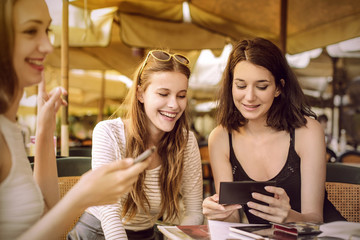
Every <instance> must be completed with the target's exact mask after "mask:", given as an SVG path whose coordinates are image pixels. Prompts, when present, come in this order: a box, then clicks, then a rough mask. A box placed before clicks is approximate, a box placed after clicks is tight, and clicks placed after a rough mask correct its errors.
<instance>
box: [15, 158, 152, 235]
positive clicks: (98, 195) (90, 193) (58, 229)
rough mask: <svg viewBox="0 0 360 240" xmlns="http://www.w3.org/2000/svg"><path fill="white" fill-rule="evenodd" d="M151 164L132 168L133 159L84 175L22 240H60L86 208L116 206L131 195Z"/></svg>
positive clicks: (139, 164)
mask: <svg viewBox="0 0 360 240" xmlns="http://www.w3.org/2000/svg"><path fill="white" fill-rule="evenodd" d="M149 162H150V160H149V159H148V160H145V161H143V162H141V163H138V164H135V165H132V164H133V160H132V159H124V160H121V161H115V162H113V163H110V164H108V165H105V166H102V167H100V168H98V169H96V170H93V171H91V170H90V171H89V172H87V173H85V174H84V175H83V176H82V177H81V179H80V181H79V182H78V183H77V184H76V185H75V186H74V187H73V188H72V189H71V190H70V191H69V192H68V193H67V194H66V195H65V196H64V197H63V198H62V199H61V201H59V203H58V204H56V205H55V206H54V207H53V208H52V209H51V210H50V211H49V212H48V213H47V214H46V215H45V216H44V217H43V218H42V219H40V220H39V221H38V222H37V223H36V224H35V225H34V226H32V227H31V228H30V229H29V230H28V231H26V232H25V233H23V234H22V235H21V236H20V238H19V240H22V239H24V240H25V239H34V240H35V239H36V240H41V239H44V240H45V239H59V237H60V236H61V234H62V233H63V232H64V231H65V230H66V229H67V228H68V227H69V226H70V224H71V223H72V221H73V220H74V219H75V218H76V217H77V216H78V215H79V214H81V213H82V212H83V211H84V210H85V209H86V208H87V207H89V206H93V205H105V204H112V203H116V202H117V201H118V200H119V198H120V197H121V196H122V195H123V194H124V193H126V192H128V191H129V190H130V189H131V187H132V185H133V183H134V182H135V181H136V180H137V177H138V174H139V173H140V172H142V171H144V170H145V168H146V167H147V166H148V165H149Z"/></svg>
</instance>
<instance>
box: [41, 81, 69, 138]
mask: <svg viewBox="0 0 360 240" xmlns="http://www.w3.org/2000/svg"><path fill="white" fill-rule="evenodd" d="M66 94H67V92H66V90H65V89H64V88H62V87H57V88H54V89H53V90H52V91H50V92H49V93H47V92H46V87H45V80H44V79H43V80H42V81H41V82H40V84H39V87H38V117H37V118H38V120H37V121H38V124H37V128H40V129H42V128H44V129H45V130H46V131H49V132H51V133H53V132H54V131H55V123H56V113H57V111H58V110H59V108H60V107H61V106H66V105H67V102H66V101H64V100H63V99H62V95H66Z"/></svg>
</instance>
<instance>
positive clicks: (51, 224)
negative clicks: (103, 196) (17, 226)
mask: <svg viewBox="0 0 360 240" xmlns="http://www.w3.org/2000/svg"><path fill="white" fill-rule="evenodd" d="M75 198H76V197H75V196H74V195H73V194H67V195H65V196H64V198H63V199H62V200H61V201H60V202H59V203H58V204H57V205H56V206H55V207H53V208H52V209H51V210H50V211H49V212H48V213H47V214H45V216H44V217H42V218H41V219H40V220H39V221H38V222H37V223H36V224H35V225H33V226H32V227H31V228H30V229H29V230H27V231H26V232H25V233H24V234H22V235H21V236H20V238H19V239H18V240H23V239H24V240H29V239H30V240H31V239H34V240H35V239H36V240H42V239H44V240H48V239H59V238H60V236H61V234H63V233H64V231H66V230H67V229H68V227H69V226H70V225H71V224H72V222H73V221H74V219H76V217H78V216H80V215H81V213H82V212H83V211H84V209H85V206H81V205H79V204H78V203H79V202H80V201H79V199H75Z"/></svg>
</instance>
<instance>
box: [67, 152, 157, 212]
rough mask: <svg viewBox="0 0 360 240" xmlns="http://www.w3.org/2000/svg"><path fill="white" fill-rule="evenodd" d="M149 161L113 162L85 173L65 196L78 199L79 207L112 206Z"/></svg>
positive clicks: (127, 159)
mask: <svg viewBox="0 0 360 240" xmlns="http://www.w3.org/2000/svg"><path fill="white" fill-rule="evenodd" d="M150 161H151V159H150V158H148V159H147V160H145V161H143V162H140V163H137V164H134V160H133V159H131V158H126V159H122V160H119V161H114V162H112V163H110V164H108V165H104V166H101V167H99V168H97V169H95V170H90V171H88V172H87V173H85V174H84V175H83V176H82V177H81V179H80V181H79V182H78V183H77V184H76V185H75V186H74V187H73V188H72V189H71V190H70V191H69V192H68V194H67V195H69V196H73V197H74V198H76V199H78V201H77V202H78V203H79V204H81V206H80V207H82V208H86V207H89V206H93V205H106V204H113V203H116V202H118V201H119V199H120V198H121V196H122V195H123V194H125V193H127V192H129V191H130V190H131V188H132V186H133V184H134V183H135V182H136V181H137V178H138V176H139V174H140V173H141V172H142V171H144V170H145V169H146V168H147V167H148V165H149V163H150Z"/></svg>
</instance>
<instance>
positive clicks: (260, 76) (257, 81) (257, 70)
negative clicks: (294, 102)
mask: <svg viewBox="0 0 360 240" xmlns="http://www.w3.org/2000/svg"><path fill="white" fill-rule="evenodd" d="M279 94H280V91H279V90H278V89H277V87H276V85H275V79H274V76H273V75H272V74H271V72H270V71H269V70H267V69H266V68H264V67H261V66H258V65H255V64H252V63H250V62H248V61H241V62H239V63H238V64H237V65H236V66H235V69H234V79H233V84H232V95H233V101H234V104H235V106H236V108H237V109H238V110H239V111H240V112H241V114H242V115H243V116H244V117H245V118H246V119H248V120H257V119H264V120H265V121H266V118H267V113H268V111H269V109H270V107H271V105H272V103H273V101H274V98H275V97H277V96H278V95H279Z"/></svg>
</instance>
